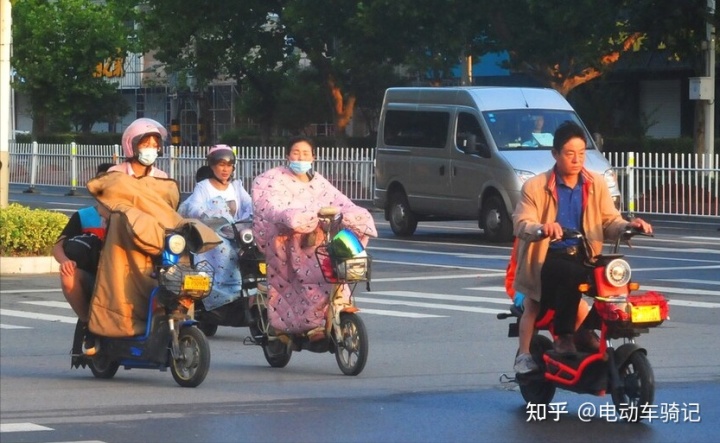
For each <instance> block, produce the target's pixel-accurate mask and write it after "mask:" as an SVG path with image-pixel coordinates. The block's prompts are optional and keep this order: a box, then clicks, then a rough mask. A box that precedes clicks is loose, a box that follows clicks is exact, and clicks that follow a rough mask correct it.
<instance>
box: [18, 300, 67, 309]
mask: <svg viewBox="0 0 720 443" xmlns="http://www.w3.org/2000/svg"><path fill="white" fill-rule="evenodd" d="M20 303H23V304H26V305H33V306H44V307H47V308H60V309H72V308H71V307H70V303H68V302H64V301H51V300H48V301H23V302H20Z"/></svg>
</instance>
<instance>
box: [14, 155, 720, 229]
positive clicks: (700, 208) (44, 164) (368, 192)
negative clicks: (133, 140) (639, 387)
mask: <svg viewBox="0 0 720 443" xmlns="http://www.w3.org/2000/svg"><path fill="white" fill-rule="evenodd" d="M207 149H208V148H207V147H198V146H171V147H168V148H166V150H165V155H164V156H163V157H160V158H159V159H158V161H157V165H158V167H159V168H160V169H162V170H164V171H165V172H167V173H168V174H169V175H170V177H171V178H173V179H175V180H177V182H178V184H179V186H180V191H181V192H183V193H189V192H192V189H193V187H194V185H195V172H196V171H197V169H198V168H199V167H200V166H201V165H203V164H204V163H205V153H206V152H207ZM236 150H237V157H238V164H237V170H236V176H237V177H238V178H241V179H242V180H243V184H244V186H245V188H246V189H248V190H250V187H251V186H252V180H253V179H254V178H255V177H256V176H257V175H258V174H260V173H261V172H263V171H266V170H268V169H269V168H272V167H275V166H278V165H280V164H282V163H283V162H284V158H285V154H284V148H283V147H281V146H271V147H263V146H238V147H236ZM9 154H10V183H13V184H26V185H28V189H30V190H32V189H33V188H35V187H36V186H58V187H62V188H66V189H67V188H69V189H70V192H71V193H72V192H73V191H75V190H76V189H77V188H78V187H80V188H84V187H85V184H86V183H87V181H88V180H90V179H91V178H92V177H93V176H94V175H95V171H96V170H97V166H98V165H99V164H100V163H107V162H112V163H117V162H119V161H121V160H122V150H121V148H120V146H118V145H113V146H108V145H103V146H96V145H75V144H74V143H73V144H70V145H62V144H59V145H58V144H38V143H10V149H9ZM374 155H375V153H374V149H373V148H324V147H319V148H318V152H317V159H316V162H315V163H316V164H315V168H316V169H317V170H318V171H319V172H320V173H321V174H322V175H323V176H325V177H326V178H328V180H330V182H332V183H333V184H334V185H335V186H336V187H337V188H338V189H340V190H341V191H342V192H343V193H344V194H345V195H347V196H348V197H349V198H351V199H352V200H355V201H364V202H370V201H372V192H373V187H374V185H375V176H374V164H373V161H374ZM607 157H608V160H609V161H610V163H611V164H612V165H613V168H614V169H615V171H616V173H617V175H618V180H619V184H620V189H621V191H622V193H623V200H624V209H625V210H626V211H628V212H631V213H646V214H672V215H700V216H715V217H717V216H720V203H719V197H720V184H719V183H720V169H719V166H720V155H715V156H714V158H713V159H712V161H710V160H711V159H710V158H709V157H708V156H706V155H699V154H647V153H608V154H607ZM709 165H714V166H709Z"/></svg>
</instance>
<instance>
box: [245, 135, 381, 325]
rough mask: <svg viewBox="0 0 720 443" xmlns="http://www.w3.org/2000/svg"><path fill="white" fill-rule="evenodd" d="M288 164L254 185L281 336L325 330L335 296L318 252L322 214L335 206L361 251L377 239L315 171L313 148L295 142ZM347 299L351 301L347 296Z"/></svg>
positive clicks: (274, 320)
mask: <svg viewBox="0 0 720 443" xmlns="http://www.w3.org/2000/svg"><path fill="white" fill-rule="evenodd" d="M285 157H286V159H287V164H286V165H284V166H278V167H276V168H273V169H271V170H269V171H267V172H264V173H263V174H260V175H259V176H257V177H256V178H255V180H254V181H253V185H252V202H253V233H254V234H255V239H256V241H257V244H258V247H259V248H260V249H261V251H263V252H264V253H265V258H266V261H267V266H268V272H267V275H268V297H269V300H268V304H269V306H268V318H269V320H270V324H271V326H273V328H275V330H276V331H278V332H281V333H282V332H284V333H290V334H296V333H308V336H311V335H313V331H316V330H318V329H319V328H321V326H322V325H324V321H325V310H326V308H327V299H328V297H329V295H330V293H331V292H332V290H333V284H329V283H327V282H326V281H325V279H324V278H323V276H322V271H321V269H320V267H319V266H318V262H317V258H316V256H315V248H316V246H318V245H319V244H320V243H321V242H322V239H323V238H322V236H323V231H322V229H321V227H320V226H319V225H318V216H317V213H318V210H319V209H320V208H322V207H324V206H334V207H337V208H338V209H340V211H341V212H342V215H343V221H342V223H343V227H345V228H348V229H350V230H352V231H353V232H354V233H355V234H356V235H357V236H358V238H360V240H361V242H362V243H363V245H365V244H367V241H368V239H369V237H377V231H376V229H375V222H374V221H373V218H372V215H371V214H370V212H368V211H367V210H366V209H365V208H362V207H360V206H357V205H355V204H354V203H353V202H352V201H351V200H350V199H349V198H347V197H346V196H345V195H344V194H343V193H342V192H340V191H339V190H338V189H337V188H335V187H334V186H333V185H332V184H330V182H329V181H327V180H326V179H325V178H324V177H323V176H322V175H320V174H319V173H317V172H314V171H313V169H312V165H313V161H314V160H315V146H314V145H313V143H312V141H311V140H310V139H308V138H305V137H297V138H294V139H292V140H290V142H289V143H288V144H287V146H286V147H285ZM345 289H346V291H345V293H344V294H343V295H344V297H345V298H346V301H347V298H348V297H349V295H350V294H349V290H347V288H345Z"/></svg>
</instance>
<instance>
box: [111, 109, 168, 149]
mask: <svg viewBox="0 0 720 443" xmlns="http://www.w3.org/2000/svg"><path fill="white" fill-rule="evenodd" d="M153 134H154V135H157V136H159V137H160V141H161V143H162V144H164V143H165V140H167V130H166V129H165V127H164V126H163V125H161V124H160V123H158V122H157V121H155V120H153V119H151V118H145V117H143V118H139V119H137V120H135V121H134V122H132V123H130V126H128V127H127V129H125V132H123V136H122V148H123V152H124V153H125V157H127V158H133V157H135V156H136V155H137V154H138V152H137V145H138V143H140V140H141V139H142V138H143V137H145V136H146V135H153ZM158 151H159V152H158V155H160V154H162V148H159V149H158Z"/></svg>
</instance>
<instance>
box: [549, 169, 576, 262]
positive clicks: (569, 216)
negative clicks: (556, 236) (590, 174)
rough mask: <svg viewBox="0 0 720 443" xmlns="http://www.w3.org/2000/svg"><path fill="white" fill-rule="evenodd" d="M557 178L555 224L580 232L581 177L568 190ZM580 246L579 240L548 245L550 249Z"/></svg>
mask: <svg viewBox="0 0 720 443" xmlns="http://www.w3.org/2000/svg"><path fill="white" fill-rule="evenodd" d="M555 177H556V178H557V188H556V189H557V196H558V213H557V218H556V219H555V221H556V222H558V223H560V226H562V227H563V228H570V229H576V230H578V231H582V187H583V177H582V175H580V176H579V177H578V182H577V183H576V184H575V187H573V188H570V187H569V186H568V185H566V184H565V183H563V181H562V179H561V178H560V176H559V175H557V174H556V175H555ZM579 244H580V240H579V239H576V238H574V239H571V240H561V241H557V242H554V243H551V244H550V249H556V248H567V247H568V246H577V245H579Z"/></svg>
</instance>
